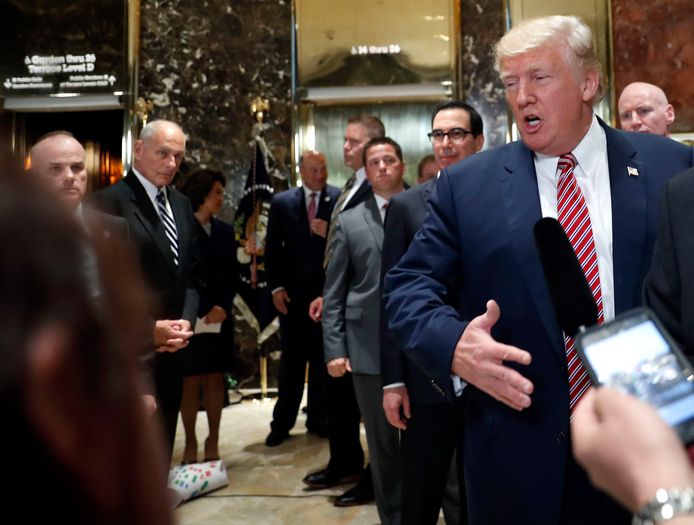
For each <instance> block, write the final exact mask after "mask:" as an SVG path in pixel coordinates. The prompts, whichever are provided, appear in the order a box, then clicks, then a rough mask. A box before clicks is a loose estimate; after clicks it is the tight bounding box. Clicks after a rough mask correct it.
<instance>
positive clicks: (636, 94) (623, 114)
mask: <svg viewBox="0 0 694 525" xmlns="http://www.w3.org/2000/svg"><path fill="white" fill-rule="evenodd" d="M617 107H618V109H619V123H620V125H621V127H622V129H624V130H626V131H638V132H639V133H654V134H656V135H662V136H663V137H669V136H670V126H671V125H672V123H673V122H674V120H675V108H673V107H672V104H669V103H668V101H667V97H666V96H665V92H664V91H663V90H662V89H660V88H659V87H658V86H654V85H653V84H648V83H646V82H633V83H631V84H629V85H628V86H627V87H625V88H624V90H623V91H622V94H621V95H620V96H619V102H618V103H617Z"/></svg>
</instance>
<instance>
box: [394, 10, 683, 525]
mask: <svg viewBox="0 0 694 525" xmlns="http://www.w3.org/2000/svg"><path fill="white" fill-rule="evenodd" d="M496 63H497V66H498V68H499V71H500V74H501V80H502V82H503V84H504V86H505V88H506V99H507V103H508V104H509V106H510V108H511V110H512V112H513V115H514V118H515V120H516V125H517V126H518V130H519V132H520V135H521V140H520V141H516V142H513V143H511V144H507V145H505V146H502V147H500V148H495V149H493V150H490V151H487V152H482V153H478V154H476V155H472V156H470V157H468V158H467V159H465V160H463V161H462V162H459V163H457V164H455V165H453V166H451V167H450V168H447V169H444V170H442V172H441V176H440V178H439V181H438V183H437V185H436V190H435V191H434V192H433V193H434V194H433V196H432V197H431V199H430V200H429V214H428V216H427V218H426V219H425V220H424V223H423V225H422V228H421V229H420V231H419V233H418V234H417V235H416V236H415V238H414V241H413V242H412V244H411V245H410V248H409V250H408V252H407V253H406V255H405V256H404V257H403V258H402V259H401V260H400V262H399V263H398V265H396V266H395V267H394V268H393V269H392V270H391V271H390V272H389V273H388V274H387V276H386V279H385V286H384V288H385V301H386V310H387V315H388V317H389V324H390V329H391V330H393V332H394V333H395V334H396V336H397V337H399V338H400V342H401V344H402V345H403V347H404V349H405V352H406V353H407V354H408V356H409V357H410V358H411V359H412V360H413V361H414V362H415V364H416V365H417V366H418V367H419V368H421V369H422V370H423V371H424V372H425V373H426V374H427V375H428V377H429V379H430V381H431V383H432V384H433V385H435V386H437V387H438V388H440V389H441V391H443V392H444V393H445V394H446V395H447V396H448V397H449V398H450V399H454V396H455V395H456V394H459V391H460V389H459V388H457V389H456V390H458V391H457V392H454V391H453V390H454V387H453V386H452V385H451V374H454V375H457V376H460V377H461V378H462V380H463V381H464V382H465V385H464V386H463V387H462V402H463V416H462V417H463V418H464V421H465V425H464V431H463V438H462V440H463V442H462V443H461V444H460V446H461V447H462V449H463V451H464V453H463V454H462V459H463V462H464V466H465V480H466V486H467V496H468V512H469V523H470V524H472V525H478V524H502V523H503V524H506V523H513V524H514V525H525V524H527V525H531V524H532V525H550V524H552V525H556V524H558V523H559V524H579V523H580V524H587V523H590V524H591V525H596V524H605V525H607V524H622V523H623V524H626V523H629V516H628V514H627V513H626V511H625V510H624V509H622V508H620V507H619V506H618V505H617V504H616V503H615V502H614V501H612V500H610V499H609V498H608V497H607V496H606V495H605V494H603V493H601V492H599V491H598V490H597V489H595V488H593V487H592V486H591V484H590V482H589V480H588V477H587V476H586V474H585V472H584V471H583V470H582V469H581V468H580V467H579V466H578V465H577V463H576V462H575V460H574V459H573V457H572V456H571V450H570V448H571V447H570V441H571V438H570V433H569V419H570V415H571V412H572V410H573V408H574V407H575V406H576V404H577V403H578V402H579V400H580V397H581V395H582V394H583V393H584V392H585V391H586V390H587V388H588V387H589V385H590V380H589V379H588V377H587V375H586V374H585V371H584V370H583V369H582V367H581V365H580V360H578V359H577V358H576V356H575V351H574V348H573V341H572V340H571V339H569V338H566V339H565V337H564V335H563V334H562V330H561V328H560V326H559V324H558V322H557V319H556V316H555V313H554V311H553V308H552V300H551V298H550V295H549V290H548V287H547V284H546V282H545V279H544V276H543V272H542V266H541V263H540V258H539V256H538V253H537V250H536V247H535V241H534V238H533V227H534V225H535V223H536V222H537V221H538V220H539V219H541V218H542V217H554V218H556V219H558V221H559V223H560V224H561V225H562V226H563V228H564V229H565V230H566V231H567V234H568V237H569V239H570V241H571V242H572V246H573V248H574V251H576V252H577V253H579V254H580V256H579V261H580V263H581V267H582V269H583V271H584V273H585V274H586V275H587V276H588V277H589V279H588V280H589V282H590V283H591V290H592V292H593V296H594V298H595V301H596V305H597V307H598V310H599V311H600V320H602V319H604V320H610V319H612V318H613V317H614V316H615V314H619V313H621V312H623V311H626V310H629V309H631V308H633V307H635V306H637V305H638V304H639V302H640V297H641V293H640V292H641V286H642V282H643V278H644V276H645V273H646V272H647V270H648V266H649V265H650V261H651V257H652V254H653V238H654V232H655V216H656V213H655V210H656V209H657V202H658V200H659V198H660V194H661V192H662V190H663V188H664V185H665V183H666V182H667V181H668V180H669V179H670V178H671V177H672V176H673V175H675V174H677V173H679V172H680V171H684V170H685V169H686V168H687V167H689V166H691V165H692V164H693V162H694V159H692V150H691V148H688V147H687V146H684V145H682V144H679V143H677V142H675V141H672V140H668V139H665V138H663V137H658V136H654V135H643V134H634V133H625V132H622V131H617V130H614V129H612V128H610V127H609V126H607V125H606V124H605V123H604V122H602V121H601V120H600V119H598V118H597V117H596V116H595V115H594V113H593V105H594V103H595V102H596V101H598V100H599V99H600V96H601V93H602V89H601V86H600V77H601V70H600V63H599V62H598V60H597V58H596V56H595V53H594V51H593V48H592V38H591V31H590V29H589V28H588V27H587V26H586V25H585V24H584V23H583V22H581V21H580V20H579V19H578V18H576V17H572V16H550V17H545V18H539V19H533V20H527V21H524V22H521V23H520V24H519V25H517V26H515V27H514V28H512V29H511V30H510V31H509V32H508V33H507V34H506V35H505V36H504V37H503V38H502V39H501V40H500V41H499V42H498V43H497V46H496ZM449 296H454V297H459V298H460V303H459V305H458V306H457V308H453V307H451V306H449V305H448V302H449V301H447V297H449ZM432 349H437V350H436V351H433V350H432Z"/></svg>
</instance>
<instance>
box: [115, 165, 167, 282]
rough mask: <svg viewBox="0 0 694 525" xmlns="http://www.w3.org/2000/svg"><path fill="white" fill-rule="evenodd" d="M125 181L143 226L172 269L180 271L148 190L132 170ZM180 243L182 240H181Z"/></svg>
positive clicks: (136, 213) (136, 214)
mask: <svg viewBox="0 0 694 525" xmlns="http://www.w3.org/2000/svg"><path fill="white" fill-rule="evenodd" d="M123 180H124V181H125V183H126V184H127V185H128V186H129V187H130V190H131V191H132V197H131V198H132V201H133V208H134V215H135V217H136V218H137V220H138V221H140V223H141V224H142V227H143V228H144V229H145V231H146V232H147V233H148V234H149V236H150V237H151V238H152V240H153V241H154V244H155V245H156V246H157V248H158V249H159V252H160V253H161V255H162V257H163V258H164V259H165V260H166V263H167V264H168V265H169V267H170V268H171V270H172V271H174V272H176V271H178V270H177V268H176V264H175V263H174V261H173V254H172V253H171V247H170V246H169V240H168V239H167V237H166V232H165V231H164V225H163V224H162V222H161V219H160V218H159V215H158V214H157V212H156V210H155V209H154V205H153V204H152V201H151V200H150V199H149V196H148V195H147V192H146V191H145V189H144V188H143V187H142V184H140V181H139V180H138V179H137V176H136V175H135V174H134V173H132V172H130V173H128V175H127V176H126V177H125V179H123ZM179 245H180V242H179Z"/></svg>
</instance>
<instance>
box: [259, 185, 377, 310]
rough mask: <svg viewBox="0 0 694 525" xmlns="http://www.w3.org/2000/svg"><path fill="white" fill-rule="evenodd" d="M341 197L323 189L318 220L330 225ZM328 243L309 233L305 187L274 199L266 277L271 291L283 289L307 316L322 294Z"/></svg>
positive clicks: (331, 189)
mask: <svg viewBox="0 0 694 525" xmlns="http://www.w3.org/2000/svg"><path fill="white" fill-rule="evenodd" d="M367 190H368V188H367ZM339 195H340V190H338V189H337V188H336V187H334V186H329V185H328V186H326V187H325V188H323V191H321V193H320V196H319V198H318V199H319V200H318V207H317V209H316V218H317V219H323V220H325V221H327V222H328V223H330V215H331V213H332V210H333V207H334V206H335V202H336V201H337V198H338V196H339ZM325 243H326V239H324V238H323V237H320V236H318V235H312V234H311V233H310V231H309V225H308V214H307V212H306V198H305V195H304V190H303V189H302V188H294V189H290V190H287V191H283V192H282V193H278V194H277V195H275V196H274V197H273V199H272V205H271V207H270V217H269V220H268V227H267V237H266V241H265V275H266V277H267V282H268V286H269V288H270V290H275V289H276V288H279V287H283V288H284V289H285V290H286V291H287V293H288V294H289V298H290V299H291V303H289V306H288V308H289V309H290V310H292V309H300V310H301V312H302V313H303V314H306V315H307V314H308V304H309V303H310V302H311V301H312V300H313V299H315V298H316V297H318V296H320V295H321V294H322V291H323V283H324V281H325V272H324V271H323V254H324V253H325Z"/></svg>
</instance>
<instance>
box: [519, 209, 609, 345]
mask: <svg viewBox="0 0 694 525" xmlns="http://www.w3.org/2000/svg"><path fill="white" fill-rule="evenodd" d="M533 234H534V236H535V245H536V246H537V251H538V253H539V254H540V260H541V261H542V268H543V270H544V273H545V280H546V281H547V286H548V287H549V294H550V296H551V297H552V304H553V305H554V313H555V314H556V316H557V321H559V326H560V327H561V329H562V330H563V331H564V333H565V334H566V335H568V336H571V337H574V336H575V335H576V334H577V333H578V332H579V329H582V328H588V327H590V326H593V325H596V324H597V323H598V307H597V306H596V305H595V299H594V298H593V293H592V292H591V291H590V285H589V284H588V281H587V280H586V276H585V274H584V273H583V270H582V269H581V263H579V262H578V258H577V257H576V253H575V252H574V249H573V247H572V246H571V241H569V238H568V237H567V236H566V232H565V231H564V228H563V227H562V225H561V224H559V221H557V220H556V219H552V218H551V217H545V218H544V219H540V220H539V221H537V223H536V224H535V227H534V228H533Z"/></svg>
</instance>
